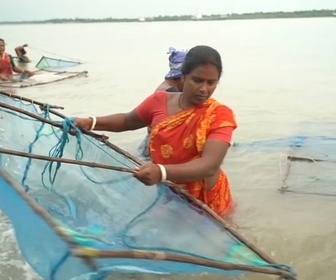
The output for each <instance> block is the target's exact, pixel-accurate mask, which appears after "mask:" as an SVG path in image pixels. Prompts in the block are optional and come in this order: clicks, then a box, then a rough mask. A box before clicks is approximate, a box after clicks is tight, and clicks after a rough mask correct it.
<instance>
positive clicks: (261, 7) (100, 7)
mask: <svg viewBox="0 0 336 280" xmlns="http://www.w3.org/2000/svg"><path fill="white" fill-rule="evenodd" d="M0 3H1V5H0V6H1V8H0V21H26V20H46V19H55V18H96V19H101V18H108V17H112V18H138V17H150V16H159V15H197V14H204V15H211V14H227V13H248V12H274V11H302V10H313V9H316V10H321V9H336V0H9V1H7V0H0Z"/></svg>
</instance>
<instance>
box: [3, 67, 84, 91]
mask: <svg viewBox="0 0 336 280" xmlns="http://www.w3.org/2000/svg"><path fill="white" fill-rule="evenodd" d="M87 73H88V72H87V71H80V72H70V71H55V70H38V71H36V72H35V74H34V76H32V77H30V78H28V77H27V76H26V75H24V74H23V75H22V74H16V75H13V77H12V79H11V80H8V81H0V87H2V88H25V87H31V86H38V85H45V84H50V83H55V82H59V81H63V80H65V79H70V78H74V77H79V76H86V75H87Z"/></svg>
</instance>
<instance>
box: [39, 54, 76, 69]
mask: <svg viewBox="0 0 336 280" xmlns="http://www.w3.org/2000/svg"><path fill="white" fill-rule="evenodd" d="M79 64H81V63H80V62H79V61H75V60H65V59H60V58H54V57H48V56H42V57H41V59H40V60H39V61H38V63H37V64H36V66H35V67H36V68H37V69H58V68H68V67H73V66H77V65H79Z"/></svg>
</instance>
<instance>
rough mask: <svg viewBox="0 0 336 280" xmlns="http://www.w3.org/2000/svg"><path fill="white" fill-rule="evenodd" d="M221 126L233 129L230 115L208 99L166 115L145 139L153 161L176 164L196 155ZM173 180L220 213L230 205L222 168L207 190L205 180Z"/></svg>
mask: <svg viewBox="0 0 336 280" xmlns="http://www.w3.org/2000/svg"><path fill="white" fill-rule="evenodd" d="M225 126H231V127H234V128H236V126H237V125H236V122H235V119H234V115H233V113H232V111H231V110H230V109H229V108H227V107H225V106H223V105H222V104H220V103H219V102H217V101H216V100H215V99H212V98H210V99H208V100H207V101H205V102H204V103H203V104H202V105H200V106H198V107H192V108H187V109H185V110H182V111H180V112H178V113H176V114H173V115H170V116H168V117H166V118H165V119H164V120H162V121H161V122H159V123H158V124H157V125H155V126H154V127H153V128H152V132H151V135H150V140H149V152H150V155H151V159H152V161H153V162H154V163H160V164H178V163H185V162H188V161H191V160H193V159H196V158H200V157H201V155H202V151H203V146H204V144H205V142H206V140H207V136H208V134H209V132H210V131H211V130H212V129H216V128H219V127H225ZM174 183H176V184H180V185H184V186H186V188H187V190H188V191H189V193H190V194H191V195H193V196H194V197H195V198H197V199H199V200H201V201H202V202H204V203H205V204H207V205H208V206H209V207H210V208H211V209H212V210H214V211H215V212H216V213H217V214H219V215H221V216H222V215H225V214H228V213H229V212H230V211H231V210H232V208H233V200H232V196H231V191H230V186H229V182H228V179H227V177H226V175H225V173H224V171H223V170H221V171H220V175H219V177H218V180H217V183H216V184H215V185H214V186H213V188H212V189H211V190H210V191H207V190H206V188H205V179H200V180H198V181H193V182H186V181H174Z"/></svg>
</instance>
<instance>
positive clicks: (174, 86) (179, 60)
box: [155, 47, 188, 91]
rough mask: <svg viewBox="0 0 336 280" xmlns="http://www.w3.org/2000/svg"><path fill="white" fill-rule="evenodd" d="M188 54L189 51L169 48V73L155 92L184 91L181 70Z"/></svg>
mask: <svg viewBox="0 0 336 280" xmlns="http://www.w3.org/2000/svg"><path fill="white" fill-rule="evenodd" d="M187 52H188V51H187V50H178V49H175V48H173V47H170V48H169V51H168V54H169V58H168V59H169V72H168V73H167V75H166V76H165V78H164V81H163V82H162V83H161V84H160V85H159V86H158V87H157V88H156V90H155V91H159V90H165V91H182V89H183V81H182V72H181V68H182V64H183V61H184V58H185V57H186V55H187Z"/></svg>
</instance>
